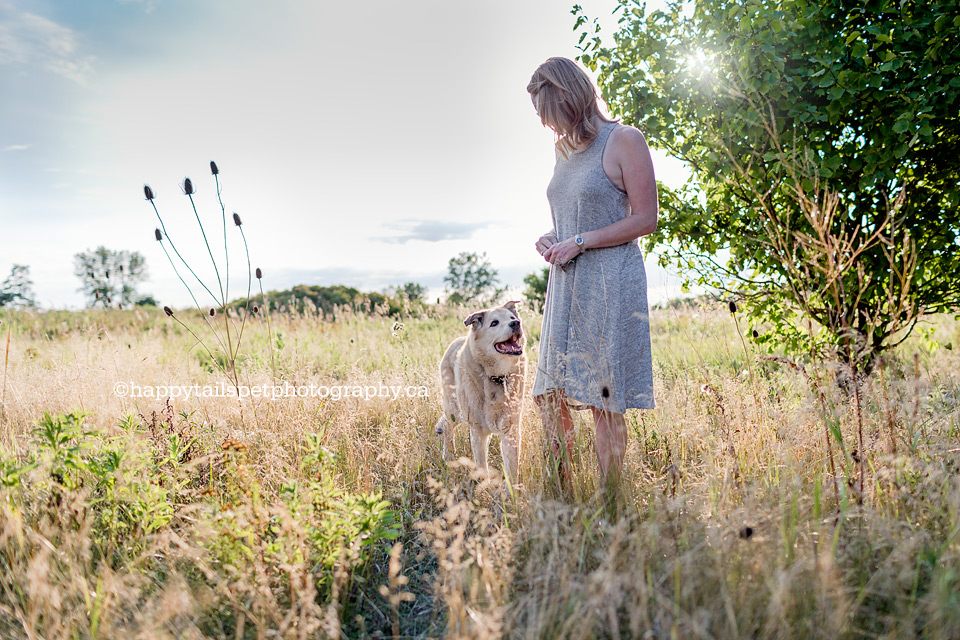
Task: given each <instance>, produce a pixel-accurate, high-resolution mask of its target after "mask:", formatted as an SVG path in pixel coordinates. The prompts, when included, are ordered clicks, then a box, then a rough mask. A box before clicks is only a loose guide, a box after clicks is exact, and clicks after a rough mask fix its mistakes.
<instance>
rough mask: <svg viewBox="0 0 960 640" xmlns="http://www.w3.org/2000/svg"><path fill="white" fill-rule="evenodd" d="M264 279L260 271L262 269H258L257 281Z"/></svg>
mask: <svg viewBox="0 0 960 640" xmlns="http://www.w3.org/2000/svg"><path fill="white" fill-rule="evenodd" d="M262 277H263V271H260V267H257V280H259V279H260V278H262Z"/></svg>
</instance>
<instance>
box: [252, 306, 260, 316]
mask: <svg viewBox="0 0 960 640" xmlns="http://www.w3.org/2000/svg"><path fill="white" fill-rule="evenodd" d="M258 313H260V307H259V306H257V305H253V315H257V314H258Z"/></svg>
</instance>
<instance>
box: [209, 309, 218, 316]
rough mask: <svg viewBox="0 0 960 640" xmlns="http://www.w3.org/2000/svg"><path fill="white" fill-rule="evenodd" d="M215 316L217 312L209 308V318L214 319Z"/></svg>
mask: <svg viewBox="0 0 960 640" xmlns="http://www.w3.org/2000/svg"><path fill="white" fill-rule="evenodd" d="M215 315H217V310H216V309H212V308H211V309H210V317H211V318H212V317H214V316H215Z"/></svg>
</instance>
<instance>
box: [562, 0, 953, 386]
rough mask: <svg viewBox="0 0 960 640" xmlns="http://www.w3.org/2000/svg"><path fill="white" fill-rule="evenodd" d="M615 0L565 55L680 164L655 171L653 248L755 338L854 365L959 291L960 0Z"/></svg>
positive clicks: (870, 358)
mask: <svg viewBox="0 0 960 640" xmlns="http://www.w3.org/2000/svg"><path fill="white" fill-rule="evenodd" d="M619 9H620V10H621V12H622V13H621V16H620V23H619V28H618V33H617V35H616V40H615V42H616V45H615V46H614V47H605V46H603V43H602V42H601V41H600V39H599V37H598V36H591V34H590V33H587V34H585V35H584V37H583V38H582V39H581V43H582V45H581V51H582V52H583V53H582V55H581V57H580V59H581V61H582V62H584V63H585V64H587V65H588V66H590V67H592V68H593V69H594V70H598V71H599V82H600V85H601V92H602V95H603V97H604V99H605V100H606V101H607V103H608V105H610V108H611V111H613V113H614V114H616V115H618V116H620V117H622V118H623V120H624V122H626V123H628V124H632V125H636V126H638V127H640V128H641V129H643V130H644V131H645V132H646V134H647V135H648V136H649V137H650V140H651V142H652V143H653V144H654V145H655V146H658V147H659V148H661V149H664V150H665V151H667V152H668V153H670V154H671V155H673V156H675V157H677V158H679V159H681V160H684V161H685V162H686V163H687V164H688V165H689V166H690V167H691V169H692V171H693V178H692V179H691V181H690V182H689V183H688V184H687V185H686V186H685V187H683V188H681V189H676V190H671V189H667V188H665V187H661V188H662V195H661V214H662V215H661V220H660V225H659V228H658V231H657V233H656V234H654V235H653V236H651V237H650V239H649V242H651V243H653V244H657V245H659V246H660V247H662V248H663V254H664V256H665V260H670V261H675V262H676V263H677V264H679V265H680V266H681V267H683V268H688V269H691V272H688V273H693V274H695V275H693V279H696V280H697V281H698V282H699V283H700V284H707V285H712V286H715V287H718V288H720V289H722V290H725V291H728V292H730V293H731V295H734V296H735V297H737V298H738V299H741V301H742V302H743V303H744V304H742V305H741V306H742V307H744V308H745V311H746V312H747V313H748V314H749V315H750V316H751V320H752V321H753V322H761V321H765V322H767V323H768V324H769V325H772V328H773V330H772V331H767V332H765V337H764V338H762V339H766V340H770V341H774V340H776V341H778V342H780V343H783V344H786V345H788V346H792V347H793V348H794V349H797V350H807V349H822V348H825V347H829V348H832V349H836V352H837V354H838V355H839V357H840V359H841V360H843V361H845V362H847V363H850V364H851V365H852V366H853V367H855V368H856V369H858V370H860V371H862V372H866V373H869V371H870V370H871V369H872V368H873V366H874V364H875V361H876V356H877V355H878V354H879V353H881V352H883V351H884V350H885V349H888V348H890V347H892V346H894V345H895V344H897V343H898V342H899V341H901V340H903V339H904V338H905V337H906V336H907V335H908V334H909V333H910V332H911V330H912V329H913V327H914V326H915V325H916V322H917V321H918V320H919V318H920V317H922V316H923V315H924V314H927V313H934V312H940V311H945V310H949V309H953V308H956V306H957V304H958V302H960V278H957V277H956V274H957V273H958V272H960V251H958V250H957V249H958V248H960V247H958V237H960V224H958V222H957V216H956V211H957V206H958V204H960V182H958V180H957V176H958V174H960V117H958V114H960V4H957V3H956V2H953V1H952V0H951V1H950V2H942V1H936V0H934V1H932V2H921V1H918V0H875V1H872V2H869V3H862V2H849V1H848V0H818V1H815V2H812V1H810V0H747V1H746V2H743V1H730V0H700V1H698V2H696V3H695V5H694V6H693V7H692V9H691V7H690V3H689V2H684V1H683V0H681V1H679V2H676V3H671V4H670V5H668V9H667V10H666V11H653V12H649V13H648V12H647V11H646V10H645V7H644V6H642V5H639V4H638V3H634V2H628V1H627V0H621V4H620V7H619ZM574 13H575V14H577V16H578V17H577V24H576V27H575V28H576V29H579V28H581V27H582V26H583V25H584V24H585V23H587V22H588V20H587V18H586V17H585V16H584V15H583V13H582V11H581V10H580V9H579V8H578V7H577V8H575V10H574ZM805 319H810V320H813V321H814V323H808V322H799V320H805ZM805 327H810V328H809V329H808V328H805Z"/></svg>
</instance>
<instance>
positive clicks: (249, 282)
mask: <svg viewBox="0 0 960 640" xmlns="http://www.w3.org/2000/svg"><path fill="white" fill-rule="evenodd" d="M237 228H238V229H240V237H241V238H243V250H244V252H245V253H246V254H247V301H246V303H245V304H244V306H243V319H242V320H241V321H240V332H239V334H238V335H237V349H238V350H239V349H240V341H241V340H242V339H243V329H244V327H245V326H246V324H247V316H248V315H250V290H251V288H252V286H253V270H252V267H251V264H250V248H249V247H248V246H247V234H245V233H244V232H243V225H237Z"/></svg>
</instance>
